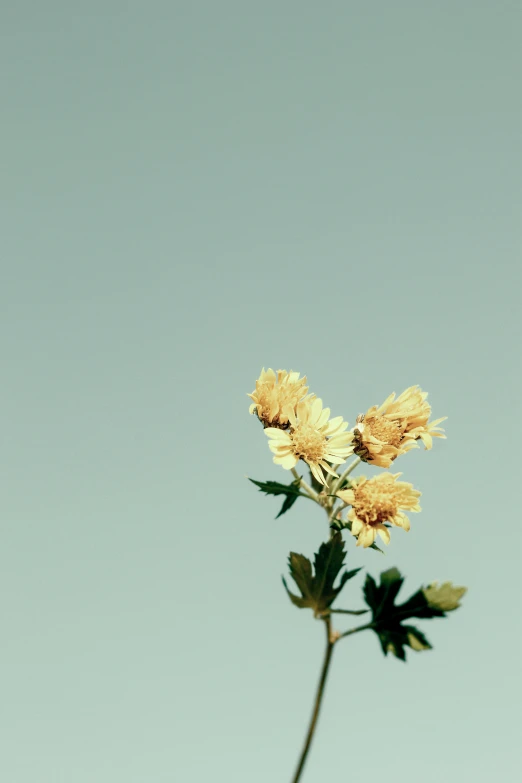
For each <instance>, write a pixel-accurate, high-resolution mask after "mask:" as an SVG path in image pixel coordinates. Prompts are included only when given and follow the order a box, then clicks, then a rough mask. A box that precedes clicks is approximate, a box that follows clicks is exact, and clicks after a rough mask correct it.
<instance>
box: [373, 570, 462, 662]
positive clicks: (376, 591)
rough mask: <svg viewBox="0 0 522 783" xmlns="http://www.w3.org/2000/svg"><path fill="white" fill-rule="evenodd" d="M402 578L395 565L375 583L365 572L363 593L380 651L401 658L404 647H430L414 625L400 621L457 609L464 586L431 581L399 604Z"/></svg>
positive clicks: (443, 613)
mask: <svg viewBox="0 0 522 783" xmlns="http://www.w3.org/2000/svg"><path fill="white" fill-rule="evenodd" d="M403 581H404V577H403V576H402V575H401V574H400V572H399V571H398V570H397V569H396V568H390V569H389V570H388V571H383V572H382V573H381V580H380V584H379V585H377V583H376V582H375V580H374V579H373V577H371V576H370V575H369V574H368V575H367V577H366V582H365V584H364V587H363V593H364V599H365V601H366V603H367V604H368V606H369V607H370V609H371V610H372V626H373V630H374V631H375V633H376V634H377V636H378V637H379V641H380V643H381V647H382V651H383V653H384V654H385V655H387V654H388V653H389V652H391V653H393V655H395V656H396V657H397V658H400V659H401V660H403V661H405V660H406V651H405V647H410V648H411V649H412V650H416V651H420V650H430V649H431V645H430V643H429V641H428V640H427V639H426V637H425V636H424V634H423V633H421V631H419V629H418V628H416V627H415V626H413V625H404V624H403V623H404V621H405V620H409V619H410V618H412V617H418V618H421V619H425V620H429V619H431V618H433V617H445V616H446V614H445V613H446V611H451V610H452V609H456V608H457V606H458V601H459V599H460V598H461V597H462V596H463V595H464V593H465V591H466V588H463V587H453V585H451V583H449V582H447V583H445V584H444V585H441V587H438V585H437V584H436V583H435V584H432V585H429V586H428V587H427V588H421V589H420V590H417V592H416V593H414V594H413V595H412V596H411V597H410V598H409V599H408V600H407V601H405V602H404V603H403V604H396V603H395V599H396V598H397V595H398V593H399V590H400V589H401V586H402V583H403Z"/></svg>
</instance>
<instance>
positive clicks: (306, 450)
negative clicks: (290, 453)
mask: <svg viewBox="0 0 522 783" xmlns="http://www.w3.org/2000/svg"><path fill="white" fill-rule="evenodd" d="M291 438H292V443H293V444H294V454H295V456H296V457H299V458H300V459H304V460H306V462H317V461H318V460H320V459H323V455H324V453H325V446H326V442H327V441H326V438H325V436H324V435H322V434H321V433H320V432H317V430H316V429H315V428H314V427H312V426H311V424H300V425H299V426H298V427H297V428H296V429H295V430H294V431H293V432H292V435H291Z"/></svg>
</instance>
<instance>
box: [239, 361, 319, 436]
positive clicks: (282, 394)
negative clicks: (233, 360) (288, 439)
mask: <svg viewBox="0 0 522 783" xmlns="http://www.w3.org/2000/svg"><path fill="white" fill-rule="evenodd" d="M305 384H306V377H304V378H299V373H298V372H292V371H290V372H287V371H286V370H278V371H277V376H276V374H275V372H274V371H273V370H271V369H268V370H266V372H265V368H264V367H263V369H262V370H261V375H260V376H259V378H258V379H257V381H256V388H255V391H253V392H252V394H249V395H248V396H249V397H250V398H251V399H252V400H253V403H252V404H251V406H250V408H249V412H250V413H257V417H258V418H259V420H260V421H262V422H263V426H264V427H280V428H282V429H285V428H286V427H288V426H289V425H288V419H289V415H290V412H292V413H295V410H296V407H297V403H298V402H300V400H302V399H304V397H305V396H306V393H307V391H308V387H307V386H306V385H305Z"/></svg>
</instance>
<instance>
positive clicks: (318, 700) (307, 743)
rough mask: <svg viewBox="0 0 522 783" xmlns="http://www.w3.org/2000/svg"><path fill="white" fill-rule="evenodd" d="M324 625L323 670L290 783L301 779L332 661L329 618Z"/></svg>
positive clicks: (332, 646) (332, 641) (332, 643)
mask: <svg viewBox="0 0 522 783" xmlns="http://www.w3.org/2000/svg"><path fill="white" fill-rule="evenodd" d="M324 624H325V626H326V650H325V655H324V660H323V668H322V670H321V677H320V679H319V685H318V686H317V693H316V695H315V702H314V709H313V712H312V719H311V721H310V726H309V727H308V733H307V735H306V739H305V742H304V746H303V750H302V751H301V756H300V757H299V762H298V764H297V769H296V772H295V775H294V777H293V778H292V783H298V781H299V780H300V778H301V773H302V771H303V769H304V765H305V762H306V757H307V756H308V751H309V750H310V745H311V744H312V739H313V736H314V731H315V727H316V724H317V718H318V717H319V710H320V709H321V701H322V698H323V694H324V686H325V684H326V678H327V676H328V670H329V668H330V662H331V660H332V652H333V648H334V644H335V640H332V635H331V623H330V618H329V617H327V618H326V619H325V621H324Z"/></svg>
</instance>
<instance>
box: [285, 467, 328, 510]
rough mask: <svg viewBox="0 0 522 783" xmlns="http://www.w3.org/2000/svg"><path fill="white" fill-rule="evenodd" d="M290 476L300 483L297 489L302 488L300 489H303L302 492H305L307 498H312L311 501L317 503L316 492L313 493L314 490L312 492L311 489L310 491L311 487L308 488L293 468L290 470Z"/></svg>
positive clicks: (317, 496)
mask: <svg viewBox="0 0 522 783" xmlns="http://www.w3.org/2000/svg"><path fill="white" fill-rule="evenodd" d="M292 476H293V477H294V478H295V479H299V482H300V483H299V488H300V489H301V488H302V489H304V491H305V492H306V494H307V495H308V496H309V497H311V498H312V500H315V502H316V503H319V495H318V494H317V492H315V490H313V489H312V487H310V486H309V485H308V484H307V483H306V481H305V480H304V478H303V477H302V476H300V475H299V473H298V472H297V470H296V469H295V468H292ZM319 505H321V503H319Z"/></svg>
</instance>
